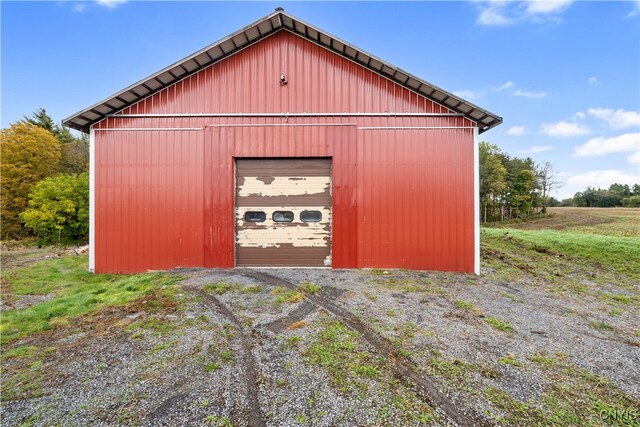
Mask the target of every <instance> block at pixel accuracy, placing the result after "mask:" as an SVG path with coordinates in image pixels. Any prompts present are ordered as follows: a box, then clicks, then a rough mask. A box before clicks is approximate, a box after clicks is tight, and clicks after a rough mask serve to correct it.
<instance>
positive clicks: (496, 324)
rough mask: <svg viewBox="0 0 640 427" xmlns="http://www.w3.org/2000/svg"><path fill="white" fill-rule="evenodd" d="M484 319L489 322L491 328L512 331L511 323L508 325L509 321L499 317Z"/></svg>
mask: <svg viewBox="0 0 640 427" xmlns="http://www.w3.org/2000/svg"><path fill="white" fill-rule="evenodd" d="M484 321H485V322H486V323H487V324H489V325H490V326H491V327H492V328H494V329H497V330H499V331H502V332H507V333H509V332H513V328H512V327H511V325H509V323H507V322H505V321H503V320H500V319H496V318H495V317H486V318H485V319H484Z"/></svg>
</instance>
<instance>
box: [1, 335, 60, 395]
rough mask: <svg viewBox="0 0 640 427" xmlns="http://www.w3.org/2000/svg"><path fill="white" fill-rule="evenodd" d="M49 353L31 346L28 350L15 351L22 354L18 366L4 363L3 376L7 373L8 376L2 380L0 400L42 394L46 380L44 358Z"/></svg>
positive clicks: (16, 353)
mask: <svg viewBox="0 0 640 427" xmlns="http://www.w3.org/2000/svg"><path fill="white" fill-rule="evenodd" d="M23 349H24V347H23ZM48 353H49V352H47V351H41V350H40V349H38V348H34V347H29V348H28V350H26V351H23V350H18V351H17V352H15V353H14V355H18V354H19V355H20V356H19V359H20V364H19V365H18V366H11V367H6V366H4V363H3V376H5V375H6V378H3V381H2V393H1V394H0V401H7V400H14V399H28V398H33V397H39V396H42V394H43V389H42V385H43V383H44V381H45V370H44V359H45V357H46V355H47V354H48Z"/></svg>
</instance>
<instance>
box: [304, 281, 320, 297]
mask: <svg viewBox="0 0 640 427" xmlns="http://www.w3.org/2000/svg"><path fill="white" fill-rule="evenodd" d="M300 289H302V291H303V292H305V293H307V294H310V295H314V294H317V293H318V292H320V289H321V288H320V285H316V284H315V283H311V282H305V283H302V284H301V285H300Z"/></svg>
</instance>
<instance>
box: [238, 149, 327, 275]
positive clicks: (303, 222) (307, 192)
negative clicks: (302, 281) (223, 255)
mask: <svg viewBox="0 0 640 427" xmlns="http://www.w3.org/2000/svg"><path fill="white" fill-rule="evenodd" d="M236 265H237V266H239V267H242V266H254V267H255V266H309V267H324V266H327V267H328V266H331V159H291V158H288V159H238V160H236Z"/></svg>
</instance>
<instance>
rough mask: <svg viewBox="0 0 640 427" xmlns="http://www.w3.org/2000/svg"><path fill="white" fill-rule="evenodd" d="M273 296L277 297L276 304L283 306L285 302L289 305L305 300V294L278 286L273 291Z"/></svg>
mask: <svg viewBox="0 0 640 427" xmlns="http://www.w3.org/2000/svg"><path fill="white" fill-rule="evenodd" d="M271 295H273V296H274V297H275V298H274V302H275V303H276V304H282V303H285V302H287V303H289V304H295V303H297V302H300V301H302V300H303V299H304V294H303V293H302V292H300V291H296V290H292V289H287V288H284V287H282V286H276V287H275V288H273V290H272V291H271Z"/></svg>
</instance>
